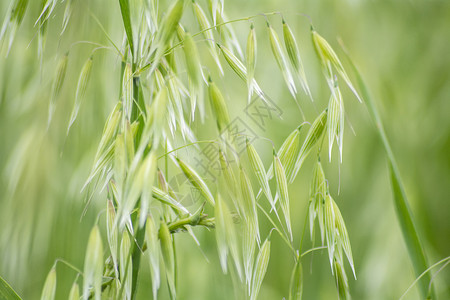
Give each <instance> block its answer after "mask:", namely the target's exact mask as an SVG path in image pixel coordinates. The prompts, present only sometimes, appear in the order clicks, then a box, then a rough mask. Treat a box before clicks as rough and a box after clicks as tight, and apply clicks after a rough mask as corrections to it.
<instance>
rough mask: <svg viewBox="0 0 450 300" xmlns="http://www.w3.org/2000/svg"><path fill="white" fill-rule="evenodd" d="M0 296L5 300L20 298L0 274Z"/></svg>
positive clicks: (19, 299)
mask: <svg viewBox="0 0 450 300" xmlns="http://www.w3.org/2000/svg"><path fill="white" fill-rule="evenodd" d="M0 298H1V299H5V300H22V298H20V297H19V295H17V293H16V292H15V291H14V290H13V288H12V287H11V286H10V285H9V284H8V283H7V282H6V281H5V279H3V278H2V277H1V276H0Z"/></svg>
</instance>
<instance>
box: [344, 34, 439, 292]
mask: <svg viewBox="0 0 450 300" xmlns="http://www.w3.org/2000/svg"><path fill="white" fill-rule="evenodd" d="M341 46H342V48H343V49H344V52H345V54H346V56H347V59H348V61H349V62H350V65H351V67H352V69H353V72H354V74H355V76H356V79H357V82H358V87H359V89H360V91H361V94H362V98H363V99H364V102H365V103H366V105H367V108H368V110H369V114H370V116H371V118H372V120H373V121H374V122H375V126H376V128H377V131H378V134H379V136H380V139H381V142H382V143H383V147H384V150H385V151H386V155H387V158H388V165H389V173H390V177H391V186H392V192H393V196H394V197H393V200H394V206H395V211H396V213H397V219H398V222H399V223H400V227H401V230H402V234H403V238H404V240H405V243H406V246H407V248H408V252H409V256H410V259H411V263H412V265H413V268H414V272H415V273H416V276H420V275H421V274H422V273H423V272H424V271H425V270H427V269H428V264H427V260H426V257H425V252H424V250H423V246H422V244H421V243H420V240H419V235H418V233H417V229H416V226H415V224H414V220H413V215H412V212H411V208H410V206H409V202H408V198H407V196H406V192H405V188H404V186H403V183H402V181H401V178H400V171H399V170H398V167H397V162H396V160H395V157H394V153H393V152H392V148H391V145H390V143H389V140H388V138H387V135H386V131H385V130H384V126H383V123H382V121H381V118H380V115H379V113H378V110H377V108H376V105H375V102H374V100H373V99H372V97H371V96H370V92H369V89H368V87H367V86H366V84H365V83H364V80H363V78H362V76H361V74H360V73H359V71H358V69H357V68H356V66H355V64H354V63H353V61H352V60H351V58H350V56H349V55H348V52H347V51H346V50H345V47H344V46H343V44H342V43H341ZM429 286H432V283H431V275H430V273H427V274H426V275H424V276H423V278H422V279H421V281H420V282H419V288H420V292H421V295H422V299H436V296H435V295H436V294H435V292H434V288H433V287H431V288H430V289H428V287H429Z"/></svg>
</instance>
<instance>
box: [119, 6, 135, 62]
mask: <svg viewBox="0 0 450 300" xmlns="http://www.w3.org/2000/svg"><path fill="white" fill-rule="evenodd" d="M119 4H120V12H121V14H122V21H123V26H124V27H125V32H126V34H127V40H128V44H129V45H130V50H131V55H132V56H134V43H133V28H132V26H131V16H130V1H129V0H119Z"/></svg>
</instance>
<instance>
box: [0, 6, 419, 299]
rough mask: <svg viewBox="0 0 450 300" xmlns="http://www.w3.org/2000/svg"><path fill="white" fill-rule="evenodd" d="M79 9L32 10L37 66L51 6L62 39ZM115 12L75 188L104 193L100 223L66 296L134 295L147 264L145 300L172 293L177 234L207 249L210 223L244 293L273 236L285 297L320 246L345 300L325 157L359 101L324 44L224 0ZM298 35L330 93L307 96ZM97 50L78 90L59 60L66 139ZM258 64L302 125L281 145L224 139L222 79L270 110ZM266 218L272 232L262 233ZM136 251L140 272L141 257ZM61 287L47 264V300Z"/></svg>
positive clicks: (11, 26)
mask: <svg viewBox="0 0 450 300" xmlns="http://www.w3.org/2000/svg"><path fill="white" fill-rule="evenodd" d="M27 4H28V1H25V0H15V1H13V2H12V8H11V9H10V10H9V12H10V13H9V15H8V17H7V19H5V22H4V25H3V27H2V31H1V41H2V43H4V44H5V45H4V46H5V47H7V50H8V51H9V50H10V49H11V46H12V43H13V39H14V34H15V31H16V30H17V27H18V26H19V25H20V23H21V22H22V19H23V15H24V13H25V11H26V8H27ZM76 4H77V1H73V0H65V1H56V0H45V1H43V2H42V10H41V13H40V14H39V15H38V16H35V17H36V19H35V23H36V27H37V33H38V34H37V39H38V44H39V47H38V52H39V53H38V58H39V59H40V60H41V61H42V57H43V55H45V48H46V47H45V46H46V43H45V41H46V35H47V34H48V28H47V26H48V23H49V22H50V21H51V20H52V15H53V14H54V12H55V10H56V9H58V8H59V6H61V5H64V16H63V20H62V24H61V25H60V26H61V30H60V32H59V34H61V35H64V34H65V32H66V28H67V27H68V26H70V22H71V18H73V16H72V12H73V8H74V6H75V5H76ZM109 5H117V6H118V7H119V8H120V14H121V20H120V22H122V24H123V42H122V43H121V44H117V43H114V41H113V39H112V38H111V37H110V35H111V33H108V32H107V31H106V30H105V29H104V28H103V26H102V24H101V23H100V21H99V20H98V19H97V18H96V17H95V16H94V15H91V17H92V19H94V24H95V26H99V27H100V28H102V31H103V33H104V34H105V35H106V36H107V39H108V40H109V42H110V45H109V46H108V47H109V48H110V49H112V51H113V52H114V53H115V55H116V57H117V60H116V63H117V65H118V68H117V70H120V74H118V77H120V84H119V85H118V87H117V90H118V92H119V99H116V101H115V105H114V108H113V109H112V111H111V112H110V115H109V117H108V118H107V120H106V121H105V125H104V129H103V133H102V136H101V138H100V140H99V141H98V147H97V151H96V154H95V159H94V161H93V164H92V169H91V172H90V174H89V176H88V178H87V180H86V182H85V184H84V187H83V191H84V192H85V193H86V194H87V195H88V196H87V197H88V198H89V199H90V198H91V196H92V194H93V193H95V192H96V191H100V192H103V194H104V195H106V197H105V199H104V208H105V210H104V211H103V212H102V214H103V215H104V216H105V218H101V217H99V218H98V220H97V222H96V224H95V225H94V226H93V228H92V231H91V234H90V236H89V239H88V241H87V247H86V253H85V261H84V267H83V269H82V270H78V269H76V268H73V269H74V270H75V273H76V274H74V284H73V286H72V288H71V290H70V292H68V294H67V295H68V297H69V299H79V298H80V297H81V298H82V299H136V297H137V293H138V289H139V285H138V281H139V276H140V271H141V270H142V269H143V268H148V270H149V273H150V274H151V286H152V295H151V296H150V295H148V297H153V298H154V299H157V298H158V294H159V293H160V289H161V288H162V287H163V283H164V282H166V283H167V284H166V285H164V286H167V289H168V293H169V295H170V297H171V299H176V298H177V295H178V293H177V281H178V280H180V278H181V277H182V276H183V274H179V270H178V268H177V260H178V256H177V251H179V250H180V249H178V248H177V247H176V245H177V243H176V240H177V235H179V234H189V235H190V236H191V237H192V238H193V240H194V241H195V243H197V244H198V245H199V247H201V246H200V243H199V240H198V238H197V236H196V235H197V234H198V232H199V230H204V229H206V230H209V233H208V234H209V236H210V238H211V239H213V240H215V241H216V244H217V252H218V256H219V261H220V266H221V268H222V270H223V272H224V273H229V274H230V276H231V277H233V282H234V285H235V288H236V291H237V294H238V295H237V297H238V298H243V299H252V300H253V299H257V298H258V294H259V291H260V290H261V286H262V285H264V278H265V275H266V272H267V270H268V266H269V265H270V257H271V255H274V252H273V251H271V244H272V237H273V236H274V235H279V236H280V237H281V241H283V243H284V244H285V247H286V248H287V249H288V251H290V252H291V255H292V260H291V266H290V269H289V270H287V272H290V274H292V275H291V280H290V283H289V289H288V290H286V291H285V297H286V299H301V298H302V291H303V289H307V288H308V287H307V286H304V285H303V279H304V278H303V276H304V275H303V274H304V273H303V270H302V260H303V257H304V256H305V255H307V254H309V253H311V252H315V251H320V250H321V249H327V252H328V261H329V265H330V270H320V272H331V274H332V275H333V277H334V279H335V282H336V289H337V293H336V296H335V297H336V298H338V299H350V288H349V285H350V282H349V278H350V277H353V278H355V279H356V271H355V263H354V260H353V255H352V249H351V243H350V237H349V234H348V232H347V229H346V225H345V222H344V219H343V217H342V214H341V211H340V209H339V203H338V202H337V201H335V199H336V198H335V197H336V196H337V195H333V193H332V192H331V189H330V187H329V183H328V180H327V176H326V174H325V171H324V168H323V166H322V161H323V160H325V161H326V160H328V161H330V162H331V160H332V157H333V155H332V153H333V145H334V144H335V143H336V147H335V148H334V149H335V151H338V157H339V160H338V161H335V160H333V162H332V163H334V164H342V157H343V151H344V127H345V116H346V115H345V110H344V102H347V101H349V103H347V105H355V104H357V101H354V100H355V99H344V97H343V94H342V92H341V89H347V88H348V89H349V90H350V91H351V92H353V94H354V96H355V98H356V99H357V100H359V101H361V99H362V98H361V97H360V95H359V93H358V92H357V90H356V88H355V86H354V85H353V83H352V81H351V80H350V77H349V75H348V73H347V72H346V70H345V68H344V66H343V64H342V62H341V60H340V58H339V57H338V55H337V54H336V52H335V51H334V50H333V48H332V47H331V46H330V44H329V43H328V42H327V41H326V39H325V38H324V37H322V36H321V35H320V34H319V33H318V31H316V28H314V27H313V26H312V25H311V29H310V36H297V35H296V33H295V32H296V30H295V28H291V27H290V26H289V23H288V17H289V18H291V17H293V16H289V15H288V16H280V14H279V13H276V12H274V13H266V14H259V15H255V16H249V17H246V18H241V19H229V18H228V17H227V16H226V14H225V12H226V10H225V9H224V1H220V0H209V1H207V3H206V5H204V3H202V2H200V1H187V0H175V1H158V0H142V1H138V0H119V1H113V2H111V3H110V4H109ZM295 17H296V18H301V17H300V16H299V15H295ZM117 21H119V20H117ZM236 24H240V25H243V24H246V25H248V27H247V28H248V29H247V31H248V34H246V37H247V38H246V40H244V41H241V40H239V38H238V35H237V34H236V31H235V25H236ZM277 28H282V30H281V31H279V30H277ZM317 30H318V29H317ZM298 41H301V44H304V43H311V45H312V46H313V47H314V50H315V54H316V56H315V57H308V59H311V60H312V59H315V60H317V61H318V62H319V64H320V67H321V70H320V71H321V72H322V74H323V79H324V82H325V83H326V86H327V88H326V93H325V94H327V95H328V96H327V99H318V98H319V97H318V96H316V95H315V91H314V89H312V88H310V86H309V84H308V72H307V70H306V69H305V68H304V64H303V62H302V58H303V57H302V55H301V53H302V48H301V47H300V46H301V44H299V43H298ZM74 42H76V41H74ZM105 47H106V46H103V47H99V48H98V49H100V48H105ZM261 47H270V48H269V49H270V54H271V55H272V57H271V58H270V59H267V58H263V57H261V56H260V55H259V52H258V50H259V49H261ZM98 49H95V50H93V51H92V52H91V54H90V55H88V56H87V57H85V58H84V61H85V63H84V65H83V67H82V68H81V72H80V73H79V76H78V81H77V83H74V82H64V81H65V73H66V69H67V64H68V61H70V59H71V53H70V51H69V52H67V53H65V54H64V55H63V56H61V58H60V62H59V63H58V67H57V70H56V74H55V77H54V80H53V84H52V85H51V89H52V92H51V97H50V98H49V101H48V118H47V119H48V126H52V118H53V117H54V113H55V107H56V106H58V105H60V104H59V103H58V98H59V96H60V90H61V87H62V86H63V84H66V85H67V84H70V85H73V86H75V87H76V94H75V95H74V97H73V108H72V112H71V114H70V117H69V118H68V120H67V125H66V134H67V137H66V138H67V139H70V138H71V135H70V134H71V130H72V128H73V127H74V126H76V124H77V122H79V121H78V119H79V112H80V111H81V108H82V106H83V105H85V98H86V97H85V96H86V93H87V91H88V86H89V84H90V81H91V77H92V76H93V74H92V73H93V68H94V67H95V64H96V61H97V60H99V57H100V56H101V52H100V51H97V50H98ZM259 64H274V66H276V68H277V73H276V75H274V76H279V77H280V78H282V79H283V81H284V83H285V87H284V88H285V89H286V90H287V91H288V95H290V96H289V97H290V98H291V99H285V98H283V99H281V97H280V99H276V102H281V101H286V102H288V103H290V105H292V107H295V108H296V110H297V119H298V124H297V127H296V128H293V129H292V130H291V132H281V133H280V134H281V135H283V139H284V142H283V143H282V144H281V145H276V144H275V143H273V142H272V143H271V139H274V137H272V136H259V137H256V138H255V137H252V136H249V135H248V134H247V133H246V132H243V133H242V132H231V133H230V132H229V131H228V130H229V128H230V124H231V123H232V120H233V113H232V112H233V111H234V110H233V109H232V107H230V103H229V101H228V100H227V96H226V95H227V86H224V84H222V79H223V78H224V77H232V76H233V77H236V78H237V79H238V80H240V82H241V84H242V85H243V87H245V93H244V94H243V95H242V97H241V98H242V102H243V105H244V106H245V105H246V104H248V103H250V102H251V101H254V99H256V101H261V103H265V104H266V105H271V103H272V100H271V99H270V97H269V96H268V94H267V91H266V90H265V88H264V85H262V84H260V83H259V82H258V77H259V76H258V66H259ZM118 73H119V72H118ZM272 97H278V96H272ZM344 100H345V101H344ZM351 101H353V102H354V103H352V102H351ZM308 106H309V107H314V108H315V110H316V111H317V114H316V115H313V116H309V115H308V119H307V118H306V116H305V114H304V111H305V110H304V108H305V107H308ZM211 120H212V121H213V126H215V127H216V128H213V129H214V130H210V133H209V136H208V137H206V138H205V137H202V138H199V137H198V129H197V128H198V127H202V126H210V125H208V124H209V123H208V122H211ZM258 139H259V140H260V141H262V143H261V144H258V145H266V147H265V148H264V147H263V148H258V147H257V145H256V143H255V140H258ZM205 147H209V149H212V152H213V154H214V155H213V156H214V161H215V162H216V165H217V167H218V168H217V169H216V170H217V176H216V177H215V178H212V177H211V174H210V172H208V171H207V170H205V169H203V168H200V167H199V164H198V163H195V160H194V159H192V158H193V157H194V158H195V155H198V154H199V153H200V152H201V151H202V149H204V148H205ZM336 149H337V150H336ZM266 150H269V152H270V153H272V155H271V157H270V159H267V157H265V156H263V155H262V153H263V152H267V151H266ZM308 157H309V159H310V160H313V161H314V168H313V169H312V170H308V169H306V168H302V167H303V164H304V162H305V161H306V159H307V158H308ZM300 172H303V173H304V174H309V175H310V177H311V183H310V191H309V199H301V198H299V197H298V196H297V195H295V194H292V193H290V190H291V186H292V185H294V184H296V181H298V180H299V179H298V174H299V173H300ZM393 173H394V174H395V168H394V171H393ZM177 174H182V175H183V176H184V177H185V179H186V181H187V183H188V184H189V185H190V186H191V187H192V188H193V189H195V191H197V193H198V197H197V198H196V199H195V201H193V202H192V203H185V201H183V196H184V195H183V194H180V193H179V192H178V191H177V187H176V186H173V184H172V183H173V180H172V178H174V177H175V176H176V175H177ZM394 178H395V177H394ZM344 184H345V183H344ZM293 201H295V202H297V203H303V205H304V206H305V207H307V209H306V211H307V212H308V214H307V216H306V218H307V220H304V221H305V225H307V226H305V227H308V228H309V230H308V231H309V233H310V238H311V241H312V243H311V244H312V245H313V248H310V249H304V248H302V246H303V245H304V244H305V243H304V241H303V240H304V235H301V236H297V235H296V234H295V232H297V230H293V224H294V223H293V222H292V220H293V218H294V217H295V218H296V219H298V215H299V213H298V212H297V211H295V210H292V209H291V208H292V202H293ZM90 209H92V208H90ZM103 219H105V222H104V223H102V222H101V220H103ZM262 223H268V224H270V228H269V230H268V229H267V228H265V227H264V226H262V225H261V224H262ZM295 224H296V223H295ZM202 228H203V229H202ZM303 231H305V228H304V229H303ZM316 233H317V234H316ZM102 236H104V237H106V238H103V237H102ZM317 236H320V239H319V241H316V237H317ZM144 257H146V259H145V260H146V261H148V264H147V263H145V264H144V263H143V261H144ZM419 258H420V257H419ZM183 280H191V279H183ZM2 284H3V285H5V286H7V284H6V283H3V281H2ZM56 287H57V272H56V263H55V265H54V266H53V268H52V269H51V271H50V273H49V274H48V277H47V280H46V282H45V285H44V287H43V290H42V297H41V299H55V290H56ZM2 290H5V291H6V290H7V288H2ZM11 297H12V298H7V299H14V296H11Z"/></svg>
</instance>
